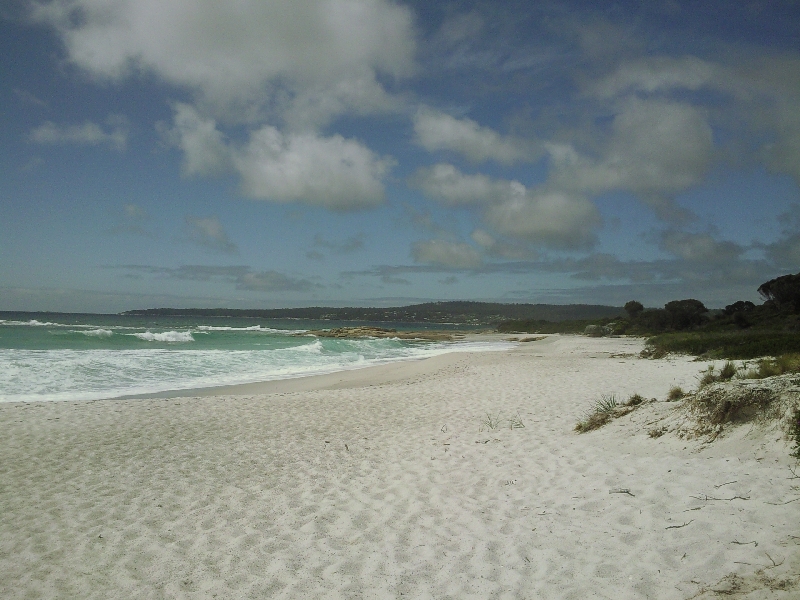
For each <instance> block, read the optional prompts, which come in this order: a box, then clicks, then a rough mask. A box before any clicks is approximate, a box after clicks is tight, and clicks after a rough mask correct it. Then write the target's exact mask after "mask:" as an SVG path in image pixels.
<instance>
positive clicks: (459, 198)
mask: <svg viewBox="0 0 800 600" xmlns="http://www.w3.org/2000/svg"><path fill="white" fill-rule="evenodd" d="M410 183H411V185H412V186H414V187H416V188H418V189H420V190H421V191H422V192H423V193H424V194H425V195H426V196H429V197H431V198H434V199H436V200H439V201H440V202H443V203H445V204H449V205H458V204H484V203H486V202H491V201H493V200H496V199H498V198H501V197H502V196H503V195H505V194H507V193H509V192H510V191H511V187H512V186H513V185H514V184H515V182H498V181H496V180H493V179H492V178H490V177H488V176H486V175H482V174H480V173H478V174H475V175H468V174H466V173H462V172H461V171H460V170H459V169H457V168H456V167H454V166H453V165H450V164H446V163H440V164H436V165H433V166H432V167H423V168H421V169H419V170H418V171H417V172H416V173H415V174H414V175H413V176H412V177H411V179H410Z"/></svg>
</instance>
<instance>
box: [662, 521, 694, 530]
mask: <svg viewBox="0 0 800 600" xmlns="http://www.w3.org/2000/svg"><path fill="white" fill-rule="evenodd" d="M693 521H694V519H692V520H691V521H689V523H691V522H693ZM689 523H684V524H683V525H670V526H669V527H665V528H664V529H680V528H681V527H686V526H687V525H688V524H689Z"/></svg>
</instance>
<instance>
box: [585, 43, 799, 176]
mask: <svg viewBox="0 0 800 600" xmlns="http://www.w3.org/2000/svg"><path fill="white" fill-rule="evenodd" d="M700 90H707V91H710V92H713V93H715V94H717V95H718V97H722V98H725V102H726V103H725V104H724V113H725V115H734V117H733V118H731V117H730V116H723V115H722V114H714V113H715V111H714V103H708V106H709V113H710V114H711V115H712V117H715V118H717V119H718V120H719V124H720V125H721V126H723V127H725V128H726V129H727V130H728V131H730V132H733V133H734V138H738V137H740V136H745V137H755V138H756V139H758V138H761V140H762V145H761V147H760V150H759V152H757V153H756V154H755V155H751V156H749V157H748V158H749V159H750V160H754V161H759V162H763V163H764V164H766V165H767V166H768V167H769V168H770V169H771V170H772V171H774V172H778V173H787V174H789V175H791V176H792V177H794V178H795V180H796V181H797V182H799V183H800V116H799V113H798V110H797V106H798V105H800V59H798V58H797V57H796V56H781V55H774V54H770V55H766V54H759V53H756V54H752V55H748V56H746V57H745V56H741V55H740V56H734V57H731V58H728V60H727V61H713V60H708V59H701V58H698V57H695V56H683V57H669V56H657V57H648V58H645V59H638V60H632V61H623V62H621V63H620V64H619V66H618V67H617V68H616V69H615V70H614V71H612V72H611V73H610V74H608V75H606V76H604V77H602V78H600V79H599V80H597V81H595V82H593V83H590V84H589V85H588V87H587V93H588V94H589V95H591V96H594V97H596V98H599V99H602V100H610V101H619V100H620V99H623V100H624V99H625V98H628V97H632V96H634V95H636V96H642V95H644V96H648V95H649V96H650V98H651V100H652V99H656V98H658V97H659V96H662V97H663V96H669V95H675V94H676V93H679V92H681V91H690V92H697V91H700ZM706 120H707V119H706Z"/></svg>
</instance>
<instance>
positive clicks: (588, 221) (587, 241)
mask: <svg viewBox="0 0 800 600" xmlns="http://www.w3.org/2000/svg"><path fill="white" fill-rule="evenodd" d="M486 221H487V223H489V224H490V225H491V226H492V227H493V228H494V229H495V230H496V231H497V232H498V233H501V234H504V235H508V236H512V237H516V238H520V239H523V240H526V241H529V242H532V243H535V244H541V245H546V246H550V247H553V248H582V247H587V246H591V245H592V244H593V243H594V242H595V232H596V230H597V228H598V227H599V226H600V214H599V212H598V211H597V208H596V207H595V205H594V204H593V203H592V202H591V201H590V200H589V199H588V198H586V197H585V196H581V195H578V194H568V193H565V192H561V191H548V190H537V189H533V190H525V193H515V194H513V195H511V196H510V197H508V198H506V199H505V200H503V201H502V202H499V203H497V204H493V205H492V206H490V207H489V208H488V210H487V212H486Z"/></svg>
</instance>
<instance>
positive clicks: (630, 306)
mask: <svg viewBox="0 0 800 600" xmlns="http://www.w3.org/2000/svg"><path fill="white" fill-rule="evenodd" d="M623 308H624V309H625V312H626V313H628V316H629V317H630V318H631V319H635V318H636V317H638V316H639V314H640V313H641V312H642V311H643V310H644V306H643V305H642V303H641V302H637V301H636V300H631V301H630V302H626V303H625V306H624V307H623Z"/></svg>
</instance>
